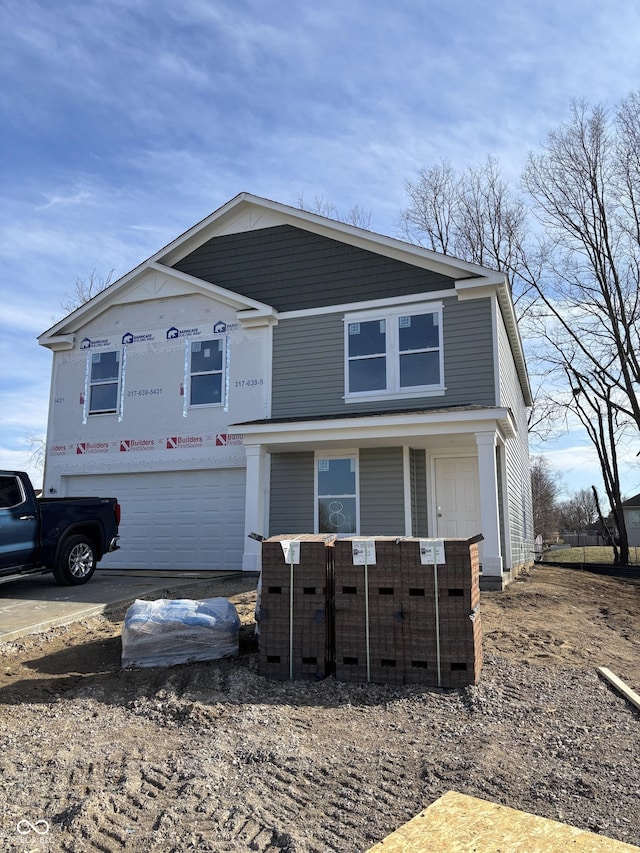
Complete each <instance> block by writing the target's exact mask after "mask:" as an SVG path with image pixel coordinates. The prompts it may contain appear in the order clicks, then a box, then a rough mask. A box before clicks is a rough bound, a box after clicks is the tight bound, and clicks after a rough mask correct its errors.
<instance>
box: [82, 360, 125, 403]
mask: <svg viewBox="0 0 640 853" xmlns="http://www.w3.org/2000/svg"><path fill="white" fill-rule="evenodd" d="M119 381H120V351H119V350H114V351H113V352H94V353H92V354H91V374H90V383H89V384H90V387H89V414H90V415H112V414H115V412H117V410H118V384H119Z"/></svg>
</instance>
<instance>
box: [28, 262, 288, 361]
mask: <svg viewBox="0 0 640 853" xmlns="http://www.w3.org/2000/svg"><path fill="white" fill-rule="evenodd" d="M192 293H200V294H202V295H204V296H208V297H210V298H212V299H215V300H216V301H218V302H222V303H223V304H225V305H228V306H229V307H231V308H233V309H235V310H236V311H239V312H244V311H248V312H251V316H254V317H261V318H262V317H276V316H277V312H276V311H275V310H274V309H273V308H272V307H271V306H270V305H265V304H264V303H263V302H258V301H257V300H255V299H249V298H247V297H245V296H242V295H241V294H239V293H235V292H234V291H231V290H226V289H225V288H223V287H218V285H216V284H210V283H209V282H207V281H203V280H202V279H200V278H196V277H195V276H192V275H188V274H187V273H183V272H179V271H178V270H174V269H171V268H170V267H167V266H164V265H163V264H159V263H157V262H155V261H146V262H145V263H144V264H142V265H141V266H139V267H137V268H136V269H135V270H132V271H131V272H130V273H128V274H127V275H125V276H123V277H122V278H121V279H119V280H118V281H117V282H114V283H113V284H112V285H110V286H109V287H107V288H106V289H105V290H103V291H101V292H100V293H98V294H97V295H96V296H94V297H93V299H91V300H89V302H87V303H85V304H84V305H81V306H80V307H79V308H77V309H76V310H75V311H73V312H72V313H71V314H69V315H68V316H67V317H65V318H64V319H63V320H61V321H60V322H59V323H57V324H56V325H55V326H52V327H51V328H50V329H48V330H47V331H46V332H44V333H43V334H42V335H40V336H39V338H38V343H39V344H40V345H41V346H44V347H48V348H49V349H59V348H60V345H59V342H60V341H62V340H65V337H66V338H69V337H73V334H74V333H75V332H77V331H78V330H79V329H80V328H82V327H83V326H84V325H85V324H86V323H88V322H90V321H91V320H94V319H95V318H96V317H99V316H100V314H102V313H104V312H105V311H106V310H107V309H108V308H110V307H111V306H112V305H124V304H127V303H133V302H144V301H147V300H151V299H165V298H170V297H176V296H185V295H189V294H192Z"/></svg>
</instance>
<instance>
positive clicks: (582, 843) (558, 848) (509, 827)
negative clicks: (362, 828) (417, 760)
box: [368, 791, 640, 853]
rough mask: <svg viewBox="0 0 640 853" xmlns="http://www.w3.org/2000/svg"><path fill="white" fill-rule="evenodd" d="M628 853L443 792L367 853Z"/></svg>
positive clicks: (624, 847)
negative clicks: (442, 794)
mask: <svg viewBox="0 0 640 853" xmlns="http://www.w3.org/2000/svg"><path fill="white" fill-rule="evenodd" d="M564 851H572V853H631V851H635V853H638V851H640V848H639V847H635V846H633V845H631V844H625V843H624V842H622V841H614V840H613V839H611V838H605V837H604V836H602V835H595V834H594V833H593V832H586V831H585V830H582V829H577V828H576V827H574V826H568V825H567V824H564V823H559V822H558V821H555V820H547V819H546V818H542V817H536V815H532V814H528V813H527V812H520V811H517V810H516V809H510V808H507V806H501V805H498V803H489V802H486V801H485V800H479V799H477V798H476V797H467V796H465V795H464V794H458V793H456V792H455V791H448V792H447V793H446V794H444V796H442V797H440V799H439V800H436V801H435V803H432V804H431V805H430V806H429V807H428V808H427V809H425V810H424V811H423V812H420V814H419V815H417V816H416V817H414V818H413V820H410V821H409V823H406V824H405V825H404V826H401V827H400V829H398V830H396V832H394V833H392V834H391V835H389V836H388V837H387V838H385V839H384V841H381V842H380V843H379V844H376V845H375V847H372V848H371V849H370V850H369V851H368V853H564Z"/></svg>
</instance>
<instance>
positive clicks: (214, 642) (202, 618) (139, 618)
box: [122, 598, 240, 667]
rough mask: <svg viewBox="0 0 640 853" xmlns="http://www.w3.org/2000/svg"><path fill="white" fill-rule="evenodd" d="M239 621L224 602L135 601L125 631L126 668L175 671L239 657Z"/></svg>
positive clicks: (228, 603) (216, 599)
mask: <svg viewBox="0 0 640 853" xmlns="http://www.w3.org/2000/svg"><path fill="white" fill-rule="evenodd" d="M239 638H240V618H239V616H238V612H237V610H236V608H235V607H234V606H233V604H231V602H230V601H229V600H228V599H226V598H207V599H204V600H202V601H192V600H190V599H175V600H171V599H164V598H162V599H159V600H158V601H141V600H140V599H136V601H134V603H133V604H132V605H131V606H130V607H129V609H128V610H127V612H126V614H125V617H124V625H123V628H122V666H123V667H127V666H140V667H142V666H172V665H173V664H178V663H189V662H190V661H202V660H217V659H218V658H226V657H234V656H236V655H237V654H238V648H239Z"/></svg>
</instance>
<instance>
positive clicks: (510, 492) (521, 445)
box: [496, 311, 534, 568]
mask: <svg viewBox="0 0 640 853" xmlns="http://www.w3.org/2000/svg"><path fill="white" fill-rule="evenodd" d="M496 322H497V330H498V353H499V363H500V398H499V403H500V405H502V406H505V407H508V408H509V409H510V410H511V413H512V416H513V419H514V421H515V426H516V430H517V432H516V435H515V437H514V438H510V439H507V441H506V442H505V446H504V467H505V471H506V492H507V493H506V503H507V506H508V525H507V528H506V532H507V536H508V537H509V542H510V545H511V566H507V567H506V568H513V567H516V566H520V565H525V564H527V563H530V562H531V560H532V554H533V539H534V530H533V504H532V498H531V473H530V467H529V441H528V422H527V408H526V406H525V403H524V398H523V394H522V387H521V385H520V380H519V378H518V374H517V371H516V368H515V364H514V361H513V355H512V352H511V347H510V345H509V339H508V336H507V331H506V328H505V325H504V321H503V319H502V315H501V313H500V312H499V311H497V314H496ZM501 479H504V478H501Z"/></svg>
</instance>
